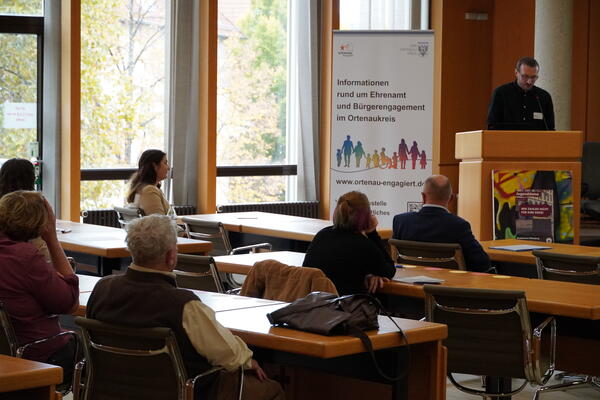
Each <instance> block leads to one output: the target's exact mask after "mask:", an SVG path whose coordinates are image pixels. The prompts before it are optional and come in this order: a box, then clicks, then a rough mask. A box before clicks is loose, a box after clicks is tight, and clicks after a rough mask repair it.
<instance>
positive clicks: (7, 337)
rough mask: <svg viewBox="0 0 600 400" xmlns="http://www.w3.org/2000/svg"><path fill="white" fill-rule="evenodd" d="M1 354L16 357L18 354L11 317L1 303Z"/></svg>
mask: <svg viewBox="0 0 600 400" xmlns="http://www.w3.org/2000/svg"><path fill="white" fill-rule="evenodd" d="M0 354H3V355H6V356H11V357H15V356H16V354H17V336H16V335H15V331H14V329H13V326H12V322H11V321H10V316H9V315H8V312H7V311H6V308H5V307H4V303H3V302H1V301H0Z"/></svg>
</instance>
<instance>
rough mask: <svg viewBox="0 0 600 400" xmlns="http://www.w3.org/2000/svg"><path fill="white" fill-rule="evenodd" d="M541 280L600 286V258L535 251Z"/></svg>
mask: <svg viewBox="0 0 600 400" xmlns="http://www.w3.org/2000/svg"><path fill="white" fill-rule="evenodd" d="M531 254H533V255H534V256H535V263H536V265H537V274H538V278H539V279H549V280H554V281H565V282H577V283H587V284H591V285H600V257H593V256H579V255H572V254H560V253H552V252H549V251H541V250H534V251H533V252H532V253H531Z"/></svg>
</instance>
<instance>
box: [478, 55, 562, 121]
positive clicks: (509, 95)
mask: <svg viewBox="0 0 600 400" xmlns="http://www.w3.org/2000/svg"><path fill="white" fill-rule="evenodd" d="M539 70H540V66H539V64H538V62H537V61H536V60H535V59H533V58H531V57H523V58H521V59H519V61H517V66H516V68H515V78H516V79H515V80H514V81H513V82H510V83H507V84H504V85H502V86H498V87H497V88H496V89H494V92H493V93H492V99H491V101H490V108H489V110H488V117H487V125H488V129H499V130H540V131H550V130H554V106H553V105H552V97H551V96H550V93H548V92H547V91H545V90H544V89H542V88H539V87H537V86H535V85H534V84H535V81H536V80H537V79H538V72H539Z"/></svg>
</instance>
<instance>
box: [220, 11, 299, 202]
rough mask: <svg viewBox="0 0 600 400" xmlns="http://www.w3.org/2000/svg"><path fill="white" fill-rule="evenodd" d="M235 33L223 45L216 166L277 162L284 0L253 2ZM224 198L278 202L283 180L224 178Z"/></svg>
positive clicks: (281, 155) (281, 149) (281, 132)
mask: <svg viewBox="0 0 600 400" xmlns="http://www.w3.org/2000/svg"><path fill="white" fill-rule="evenodd" d="M237 25H238V28H239V31H240V32H239V34H237V35H236V34H232V35H231V36H229V37H228V38H227V39H225V40H224V41H223V43H222V44H221V48H220V52H221V53H222V54H224V55H225V56H224V57H223V58H224V60H223V61H222V62H220V65H222V66H226V67H222V70H220V71H219V82H218V91H219V113H218V121H217V124H218V152H219V154H218V160H219V164H220V165H251V164H273V163H280V162H282V161H283V160H284V159H285V127H286V119H285V117H286V79H287V67H286V62H287V48H286V45H287V33H286V31H287V0H253V1H252V4H251V8H250V10H249V11H248V12H247V13H246V14H245V15H244V16H243V17H241V18H240V20H239V21H238V24H237ZM227 182H228V184H227V187H228V188H227V195H226V197H227V200H228V201H230V202H233V203H238V202H261V201H281V200H283V199H284V198H285V178H282V177H254V178H243V179H242V178H236V179H228V180H227Z"/></svg>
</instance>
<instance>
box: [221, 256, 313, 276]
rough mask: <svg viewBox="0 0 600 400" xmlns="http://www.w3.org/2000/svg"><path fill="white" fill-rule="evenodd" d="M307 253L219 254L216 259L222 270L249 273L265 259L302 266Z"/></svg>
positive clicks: (233, 272)
mask: <svg viewBox="0 0 600 400" xmlns="http://www.w3.org/2000/svg"><path fill="white" fill-rule="evenodd" d="M305 255H306V253H300V252H296V251H270V252H261V253H246V254H232V255H228V256H217V257H214V259H215V263H216V264H217V269H218V270H219V271H220V272H227V273H232V274H242V275H248V272H249V271H250V268H252V266H253V265H254V264H255V263H257V262H259V261H264V260H277V261H279V262H280V263H282V264H285V265H289V266H295V267H300V266H302V262H303V261H304V256H305Z"/></svg>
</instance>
